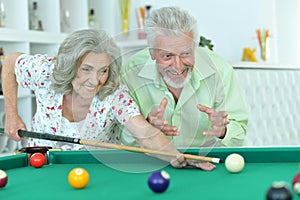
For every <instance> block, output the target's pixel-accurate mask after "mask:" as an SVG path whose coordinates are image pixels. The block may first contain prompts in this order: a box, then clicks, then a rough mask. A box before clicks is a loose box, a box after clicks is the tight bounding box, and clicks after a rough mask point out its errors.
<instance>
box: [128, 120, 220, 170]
mask: <svg viewBox="0 0 300 200" xmlns="http://www.w3.org/2000/svg"><path fill="white" fill-rule="evenodd" d="M125 127H126V128H127V129H128V130H129V132H130V133H131V134H132V135H133V137H134V138H135V139H136V141H137V142H138V143H139V145H140V146H141V147H143V148H149V149H155V150H160V151H168V152H172V153H174V154H175V155H177V157H176V158H172V157H167V156H162V155H152V156H155V157H158V158H159V159H162V160H164V161H167V162H169V163H171V165H172V166H173V167H176V168H184V167H186V166H187V165H190V166H193V167H197V168H201V169H204V170H207V171H210V170H213V169H214V168H215V165H213V164H211V163H204V162H190V161H189V160H185V158H184V156H183V155H182V154H181V153H180V152H179V151H178V150H177V149H176V148H175V147H174V146H173V144H172V143H171V142H170V141H169V139H168V138H167V137H166V136H165V135H164V133H162V132H161V131H160V130H159V129H157V128H155V127H153V126H151V124H149V123H148V122H147V120H146V119H144V117H143V116H142V115H137V116H135V117H133V118H131V119H130V120H129V121H128V122H127V123H125Z"/></svg>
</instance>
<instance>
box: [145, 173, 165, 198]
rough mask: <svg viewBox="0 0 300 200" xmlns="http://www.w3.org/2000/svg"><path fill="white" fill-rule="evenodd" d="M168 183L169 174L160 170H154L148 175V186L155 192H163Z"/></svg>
mask: <svg viewBox="0 0 300 200" xmlns="http://www.w3.org/2000/svg"><path fill="white" fill-rule="evenodd" d="M169 183H170V175H169V174H168V173H167V172H166V171H164V170H162V171H155V172H153V173H152V174H151V175H150V176H149V177H148V186H149V187H150V189H151V190H152V191H154V192H156V193H161V192H164V191H165V190H166V189H167V188H168V186H169Z"/></svg>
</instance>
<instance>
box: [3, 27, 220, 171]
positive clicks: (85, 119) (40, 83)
mask: <svg viewBox="0 0 300 200" xmlns="http://www.w3.org/2000/svg"><path fill="white" fill-rule="evenodd" d="M121 60H122V58H121V55H120V49H119V48H118V47H117V45H116V44H115V42H114V41H113V39H112V38H111V37H110V36H109V35H108V34H107V33H106V32H104V31H96V30H79V31H75V32H73V33H72V34H70V35H69V36H68V37H67V38H66V39H65V40H64V41H63V42H62V44H61V45H60V48H59V50H58V54H57V56H56V57H54V58H52V57H48V56H47V55H41V54H37V55H27V54H24V53H12V54H10V55H8V56H7V57H6V58H5V62H4V66H3V92H4V98H5V111H6V124H5V133H6V134H7V135H8V136H9V137H10V138H12V139H14V140H17V141H18V140H20V137H19V136H18V134H17V131H18V130H20V129H21V130H26V126H25V124H24V122H23V121H22V119H21V117H20V116H19V114H18V109H17V87H18V84H19V85H21V86H23V87H27V88H30V89H31V90H33V91H34V93H35V96H36V102H37V112H36V113H35V116H34V117H33V120H32V127H33V130H34V131H37V132H44V133H50V134H55V135H63V136H69V137H80V138H82V139H89V140H95V141H99V142H109V143H120V137H119V135H117V134H116V133H115V132H114V131H113V129H114V126H116V125H121V126H125V127H126V128H127V129H128V130H129V131H130V133H131V134H132V136H133V137H134V138H136V140H137V141H138V143H139V144H140V146H142V147H146V148H151V149H158V150H164V151H169V152H173V153H175V154H178V155H179V156H178V157H177V158H169V157H163V156H157V157H159V158H160V159H163V160H165V161H168V162H171V164H172V166H174V167H178V168H182V167H185V166H186V165H188V164H190V165H192V166H195V167H199V168H203V169H205V170H212V169H214V168H215V166H214V165H212V164H211V163H201V162H190V161H188V160H185V158H184V157H183V156H182V155H181V154H179V152H178V151H177V149H176V148H175V147H174V146H173V145H172V144H171V143H170V141H169V140H168V139H167V138H166V137H165V135H164V134H163V133H162V132H161V131H160V130H158V129H156V128H155V127H153V126H151V125H150V124H149V123H148V122H147V121H146V120H145V119H144V118H143V116H142V115H141V113H140V111H139V108H138V106H137V104H136V103H135V102H134V101H133V100H132V98H131V96H130V95H129V93H128V91H127V88H126V87H125V86H124V85H121V84H120V83H119V70H120V66H121ZM45 145H47V146H52V147H54V148H62V149H64V150H69V149H74V150H79V149H82V148H84V147H83V146H81V145H77V144H73V145H71V144H68V143H61V142H55V141H54V142H53V141H48V140H41V139H33V138H29V140H28V146H45Z"/></svg>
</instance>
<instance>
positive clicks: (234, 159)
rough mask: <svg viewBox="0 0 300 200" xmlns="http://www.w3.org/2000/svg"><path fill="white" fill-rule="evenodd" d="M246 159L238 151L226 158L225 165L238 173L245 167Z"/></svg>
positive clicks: (230, 170) (229, 169) (232, 171)
mask: <svg viewBox="0 0 300 200" xmlns="http://www.w3.org/2000/svg"><path fill="white" fill-rule="evenodd" d="M244 166H245V160H244V158H243V156H241V155H240V154H237V153H233V154H230V155H229V156H227V157H226V159H225V167H226V169H227V170H228V171H229V172H231V173H238V172H241V171H242V170H243V169H244Z"/></svg>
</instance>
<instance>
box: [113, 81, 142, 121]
mask: <svg viewBox="0 0 300 200" xmlns="http://www.w3.org/2000/svg"><path fill="white" fill-rule="evenodd" d="M112 109H113V110H114V111H115V116H116V119H117V120H118V122H119V123H120V124H122V125H124V124H125V123H126V122H127V121H128V120H129V119H130V118H132V117H135V116H137V115H141V112H140V109H139V107H138V105H137V104H136V102H135V101H133V99H132V97H131V96H130V94H129V92H128V88H127V87H126V86H124V85H121V86H120V87H119V88H118V89H117V90H116V96H115V98H114V100H113V106H112Z"/></svg>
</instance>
